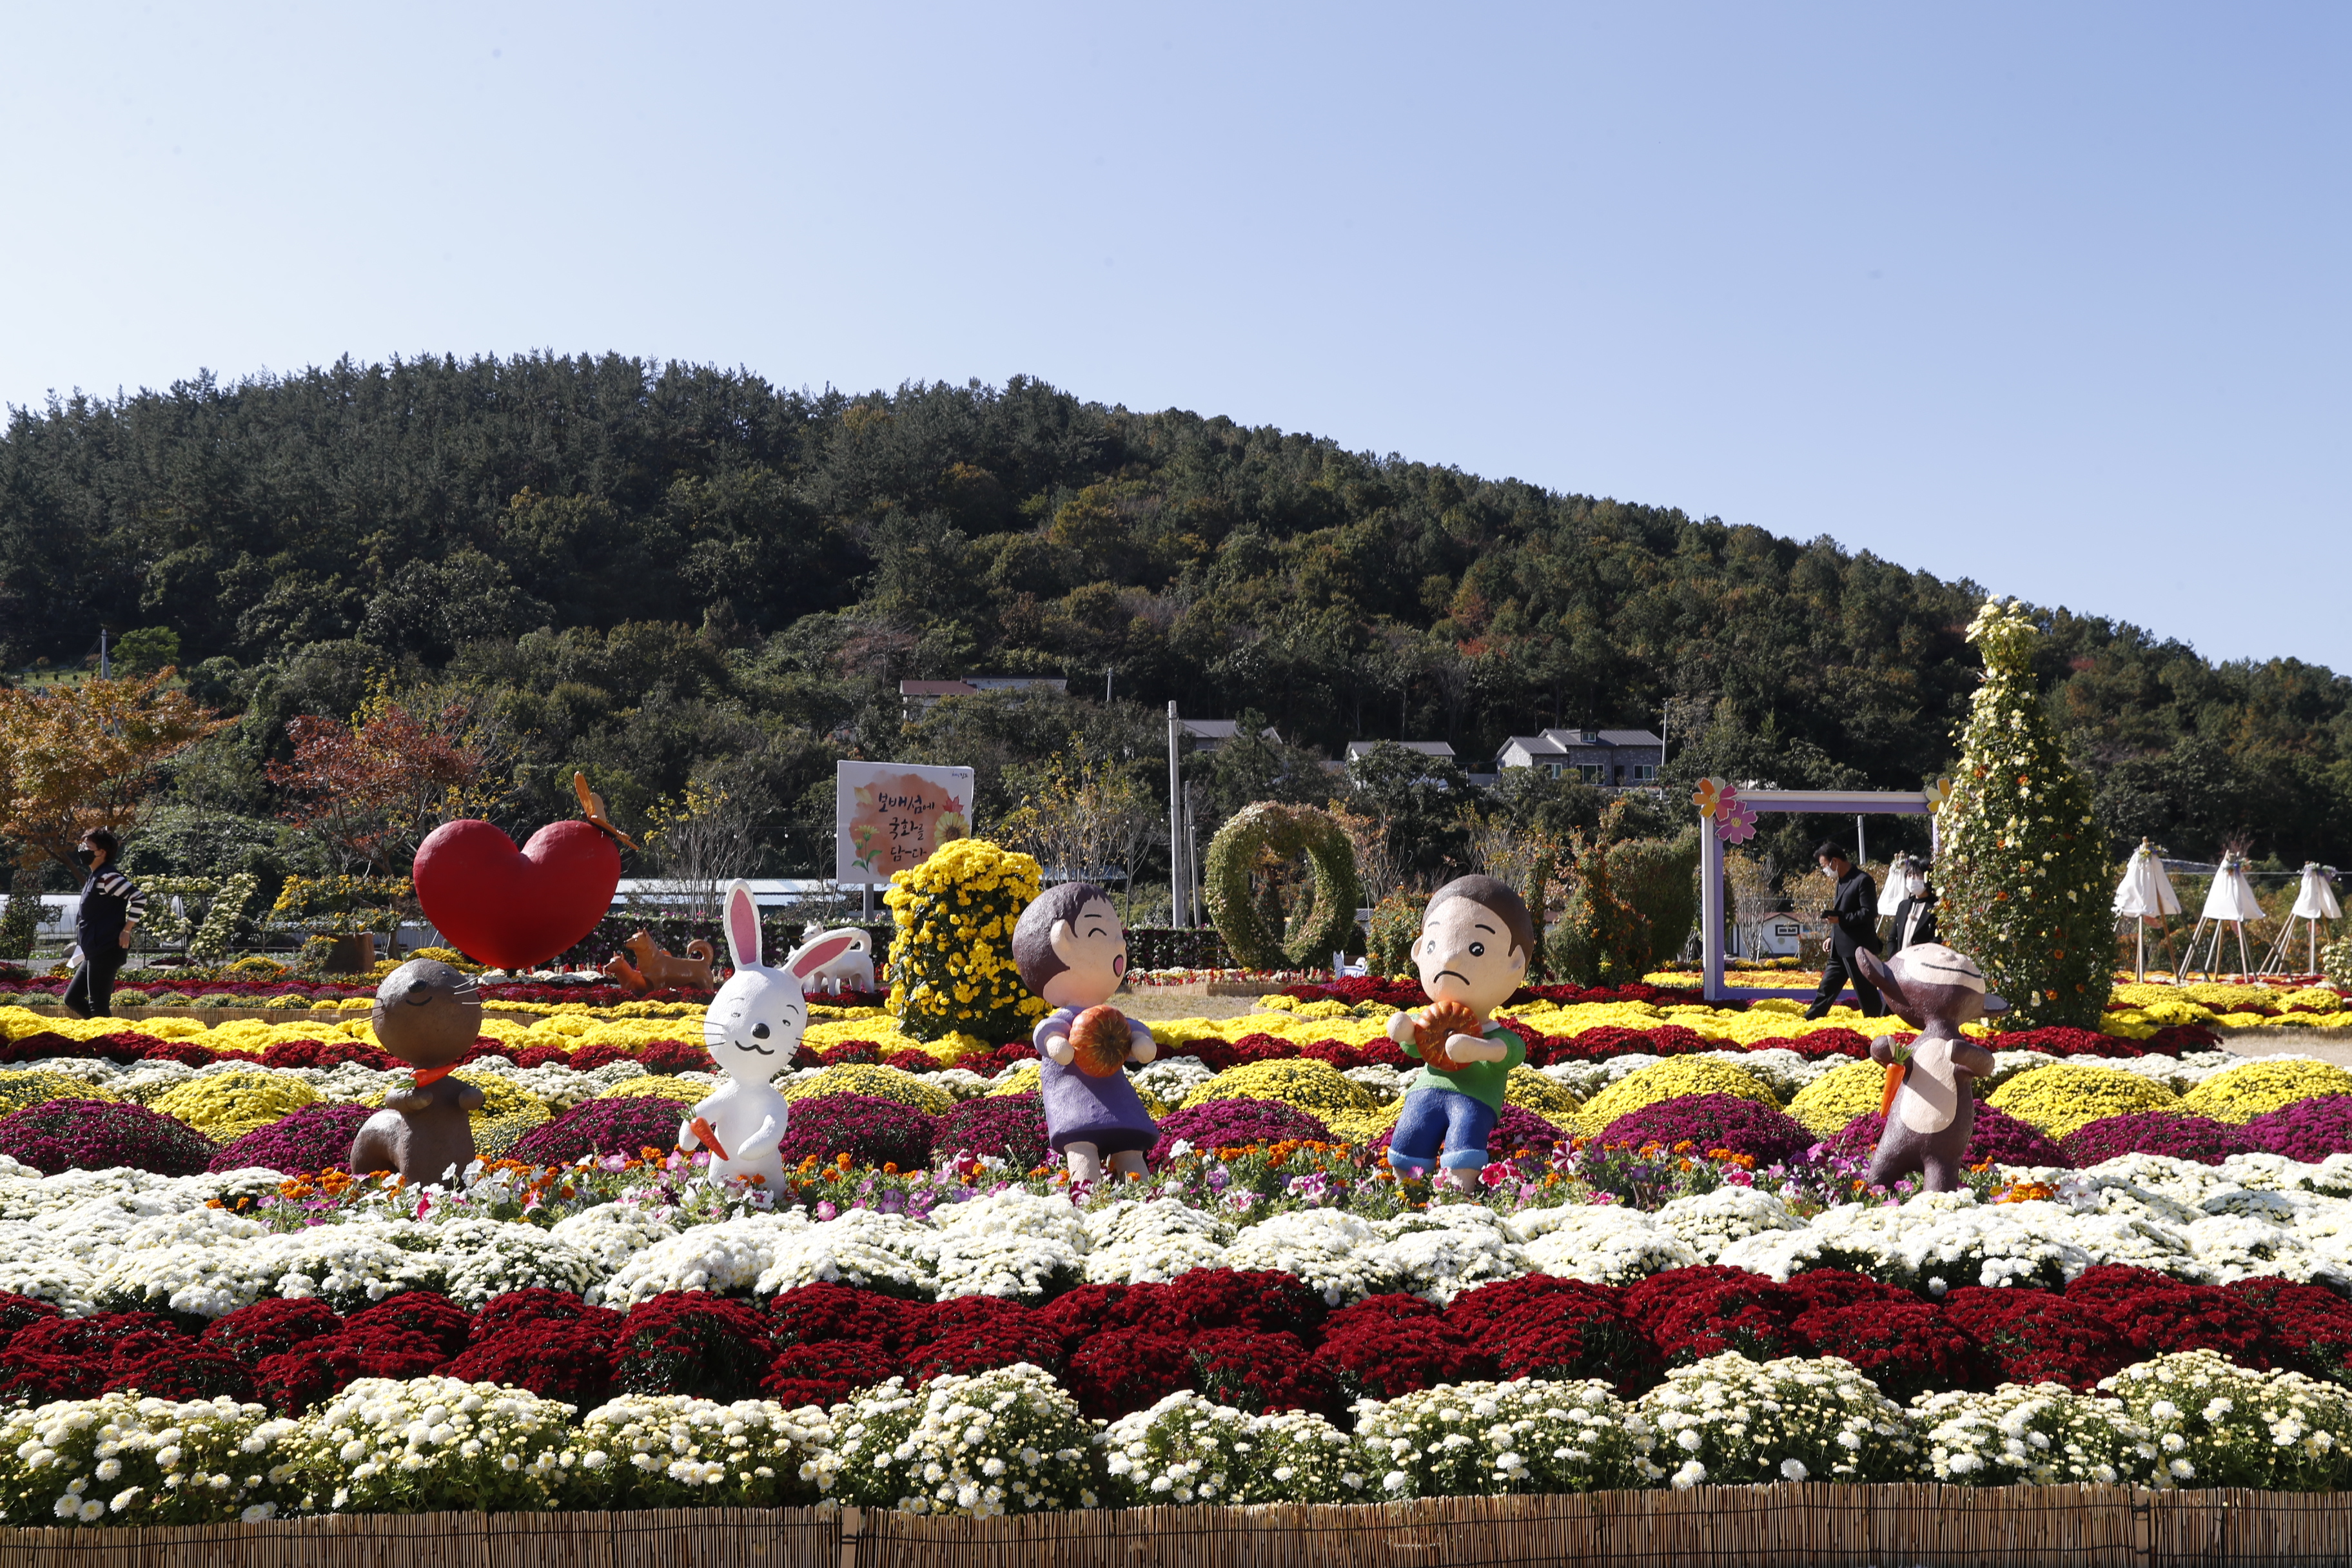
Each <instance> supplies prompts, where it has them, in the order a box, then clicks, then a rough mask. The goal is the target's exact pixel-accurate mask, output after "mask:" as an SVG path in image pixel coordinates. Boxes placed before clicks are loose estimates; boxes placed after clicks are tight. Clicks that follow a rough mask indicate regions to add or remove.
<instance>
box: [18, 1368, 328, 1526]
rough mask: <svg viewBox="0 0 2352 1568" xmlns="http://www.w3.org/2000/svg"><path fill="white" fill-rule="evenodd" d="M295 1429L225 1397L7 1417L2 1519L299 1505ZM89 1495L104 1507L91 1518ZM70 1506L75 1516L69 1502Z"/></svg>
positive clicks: (161, 1518) (267, 1510)
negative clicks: (85, 1506) (291, 1463)
mask: <svg viewBox="0 0 2352 1568" xmlns="http://www.w3.org/2000/svg"><path fill="white" fill-rule="evenodd" d="M298 1425H299V1424H298V1423H296V1422H293V1421H289V1420H285V1419H282V1418H280V1417H277V1416H273V1415H270V1413H269V1412H268V1410H267V1409H266V1408H264V1407H263V1406H261V1405H239V1404H237V1403H236V1401H234V1400H229V1399H198V1400H188V1401H184V1402H181V1401H174V1400H166V1399H152V1398H143V1397H141V1396H140V1395H137V1394H102V1395H100V1397H98V1398H96V1399H68V1400H60V1401H58V1402H57V1403H55V1404H51V1405H42V1406H40V1407H39V1408H38V1409H32V1410H26V1409H17V1410H12V1411H10V1412H8V1413H7V1414H6V1415H5V1416H0V1496H5V1499H6V1500H7V1502H6V1506H5V1510H0V1521H5V1522H6V1523H8V1524H12V1525H33V1524H50V1525H53V1524H57V1523H58V1522H60V1521H69V1522H76V1523H98V1522H100V1521H103V1522H105V1523H108V1524H116V1525H124V1524H131V1525H144V1524H192V1523H218V1522H226V1521H230V1520H236V1519H243V1518H247V1517H249V1516H251V1515H252V1514H254V1513H255V1511H256V1510H258V1512H259V1516H260V1517H263V1518H268V1517H270V1516H273V1515H275V1514H277V1513H278V1512H279V1511H281V1510H285V1509H287V1508H289V1507H290V1506H292V1504H293V1503H294V1502H296V1501H297V1500H299V1495H300V1494H299V1487H298V1486H297V1484H296V1482H295V1481H294V1479H293V1478H292V1477H291V1476H290V1475H289V1473H288V1460H289V1443H290V1439H291V1438H292V1436H293V1435H294V1433H295V1431H296V1429H297V1426H298ZM85 1497H88V1498H91V1499H102V1500H104V1501H103V1505H102V1506H101V1507H100V1511H99V1513H98V1515H97V1516H95V1517H84V1516H83V1511H82V1500H83V1499H84V1498H85ZM67 1499H71V1500H72V1502H73V1509H74V1512H73V1513H72V1514H71V1515H70V1516H68V1510H67V1509H66V1508H65V1507H64V1506H60V1505H61V1504H62V1503H63V1501H64V1500H67Z"/></svg>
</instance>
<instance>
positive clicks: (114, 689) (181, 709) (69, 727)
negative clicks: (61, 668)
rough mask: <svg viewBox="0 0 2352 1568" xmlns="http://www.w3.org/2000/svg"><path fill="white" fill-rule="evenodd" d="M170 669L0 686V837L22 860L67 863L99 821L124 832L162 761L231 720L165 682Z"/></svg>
mask: <svg viewBox="0 0 2352 1568" xmlns="http://www.w3.org/2000/svg"><path fill="white" fill-rule="evenodd" d="M172 675H173V671H172V670H171V669H169V668H165V669H162V670H158V671H157V672H156V673H154V674H152V675H150V676H145V677H142V678H140V679H123V680H104V679H91V680H85V681H81V682H79V683H78V684H74V685H58V686H47V687H43V688H42V689H39V690H28V689H0V836H5V837H7V838H9V839H12V840H14V841H15V843H16V845H17V846H18V864H19V865H21V866H26V867H29V866H31V865H33V864H35V863H36V862H37V861H41V860H51V861H55V862H56V863H57V864H58V865H60V866H68V867H70V866H71V865H72V864H73V854H74V847H75V846H76V845H78V844H79V842H80V841H81V836H82V835H83V834H85V833H88V832H89V831H90V829H92V828H95V827H103V828H107V829H109V830H110V831H112V832H114V833H117V834H121V835H126V836H127V835H128V834H130V833H131V831H132V830H133V829H134V828H136V827H137V826H138V823H139V813H140V808H141V806H142V805H143V804H144V803H145V801H146V800H147V797H148V796H149V795H150V794H152V792H153V790H154V788H155V786H156V784H158V783H159V782H161V780H162V777H163V764H164V763H168V762H170V761H171V760H172V758H173V757H175V756H177V755H178V754H179V753H180V752H183V751H185V750H186V749H187V748H188V747H189V746H191V745H194V743H195V742H198V741H201V740H203V739H204V738H205V736H207V735H210V734H212V733H214V732H215V731H218V730H221V729H223V728H225V727H226V725H228V724H229V723H231V722H233V721H230V720H226V719H215V718H214V717H213V715H212V714H211V713H210V712H209V711H207V710H205V709H204V708H203V707H201V706H199V705H198V704H197V703H196V701H195V700H194V699H193V698H191V697H190V696H189V695H188V694H187V693H186V692H185V691H183V690H177V689H171V688H169V687H167V686H166V685H165V682H166V681H168V680H169V679H171V677H172Z"/></svg>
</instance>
